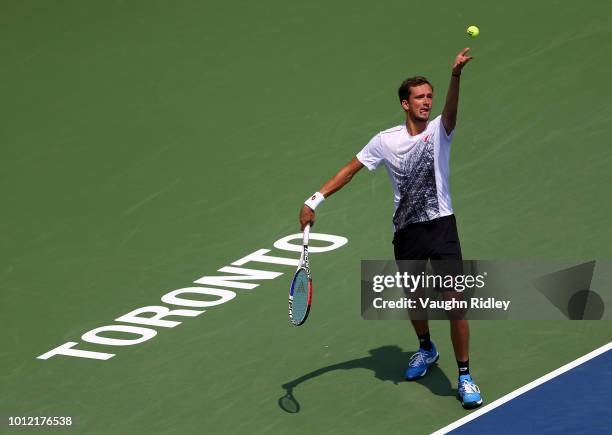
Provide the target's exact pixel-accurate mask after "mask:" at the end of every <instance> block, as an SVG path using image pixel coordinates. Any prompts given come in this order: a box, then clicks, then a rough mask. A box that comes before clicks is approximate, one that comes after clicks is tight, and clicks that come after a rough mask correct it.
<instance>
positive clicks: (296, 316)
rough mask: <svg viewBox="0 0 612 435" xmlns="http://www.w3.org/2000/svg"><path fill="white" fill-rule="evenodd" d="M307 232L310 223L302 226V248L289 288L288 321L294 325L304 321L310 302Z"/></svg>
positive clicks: (310, 288)
mask: <svg viewBox="0 0 612 435" xmlns="http://www.w3.org/2000/svg"><path fill="white" fill-rule="evenodd" d="M309 234H310V224H308V225H306V227H305V228H304V248H303V249H302V255H301V256H300V262H299V263H298V267H297V270H296V271H295V275H294V276H293V280H292V281H291V290H289V322H290V323H291V324H292V325H294V326H300V325H302V324H303V323H304V322H305V321H306V318H307V317H308V313H309V312H310V303H311V302H312V277H311V276H310V266H309V264H308V235H309Z"/></svg>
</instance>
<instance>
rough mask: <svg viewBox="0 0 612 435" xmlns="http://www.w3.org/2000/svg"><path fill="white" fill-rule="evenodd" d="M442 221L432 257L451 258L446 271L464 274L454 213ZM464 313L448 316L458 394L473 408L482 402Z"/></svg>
mask: <svg viewBox="0 0 612 435" xmlns="http://www.w3.org/2000/svg"><path fill="white" fill-rule="evenodd" d="M443 222H444V224H443V225H441V226H440V228H439V231H440V234H439V238H438V239H437V242H436V243H435V245H436V248H435V254H434V256H433V257H432V258H435V259H437V260H447V261H450V262H449V263H446V262H445V263H443V264H442V268H443V269H446V270H447V271H448V270H450V272H446V273H451V274H456V275H463V264H462V254H461V245H460V243H459V235H458V233H457V224H456V221H455V216H449V217H448V218H445V219H444V220H443ZM444 298H445V299H449V298H455V299H462V298H463V293H462V292H455V291H450V292H445V294H444ZM453 314H454V315H453ZM464 314H465V312H461V311H459V312H455V313H453V312H451V313H450V318H449V321H450V333H451V341H452V342H453V349H454V351H455V358H456V360H457V368H458V371H459V377H458V386H457V397H458V398H459V399H460V400H461V404H462V405H463V406H464V407H465V408H475V407H478V406H480V405H481V404H482V397H481V396H480V389H479V388H478V386H477V385H476V384H475V383H474V381H473V380H472V377H471V375H470V368H469V343H470V330H469V326H468V322H467V320H465V319H464Z"/></svg>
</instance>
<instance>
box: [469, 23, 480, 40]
mask: <svg viewBox="0 0 612 435" xmlns="http://www.w3.org/2000/svg"><path fill="white" fill-rule="evenodd" d="M479 33H480V29H478V27H476V26H470V27H468V28H467V34H468V36H470V37H472V38H476V37H477V36H478V34H479Z"/></svg>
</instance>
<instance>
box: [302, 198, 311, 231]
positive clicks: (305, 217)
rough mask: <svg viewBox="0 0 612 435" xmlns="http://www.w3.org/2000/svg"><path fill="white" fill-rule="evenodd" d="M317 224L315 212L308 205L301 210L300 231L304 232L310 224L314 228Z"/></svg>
mask: <svg viewBox="0 0 612 435" xmlns="http://www.w3.org/2000/svg"><path fill="white" fill-rule="evenodd" d="M314 222H315V212H314V211H312V209H311V208H310V207H308V206H307V205H306V204H304V206H303V207H302V209H301V210H300V229H301V230H302V231H304V227H305V226H306V225H308V224H310V226H313V225H314Z"/></svg>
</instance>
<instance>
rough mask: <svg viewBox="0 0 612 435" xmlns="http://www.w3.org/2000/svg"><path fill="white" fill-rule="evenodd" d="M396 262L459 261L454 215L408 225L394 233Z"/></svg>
mask: <svg viewBox="0 0 612 435" xmlns="http://www.w3.org/2000/svg"><path fill="white" fill-rule="evenodd" d="M393 245H394V251H395V259H396V260H461V259H462V257H461V244H460V243H459V234H457V221H456V220H455V215H450V216H444V217H441V218H438V219H434V220H431V221H427V222H419V223H416V224H410V225H408V226H407V227H406V228H403V229H401V230H400V231H397V232H396V233H395V236H394V237H393Z"/></svg>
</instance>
